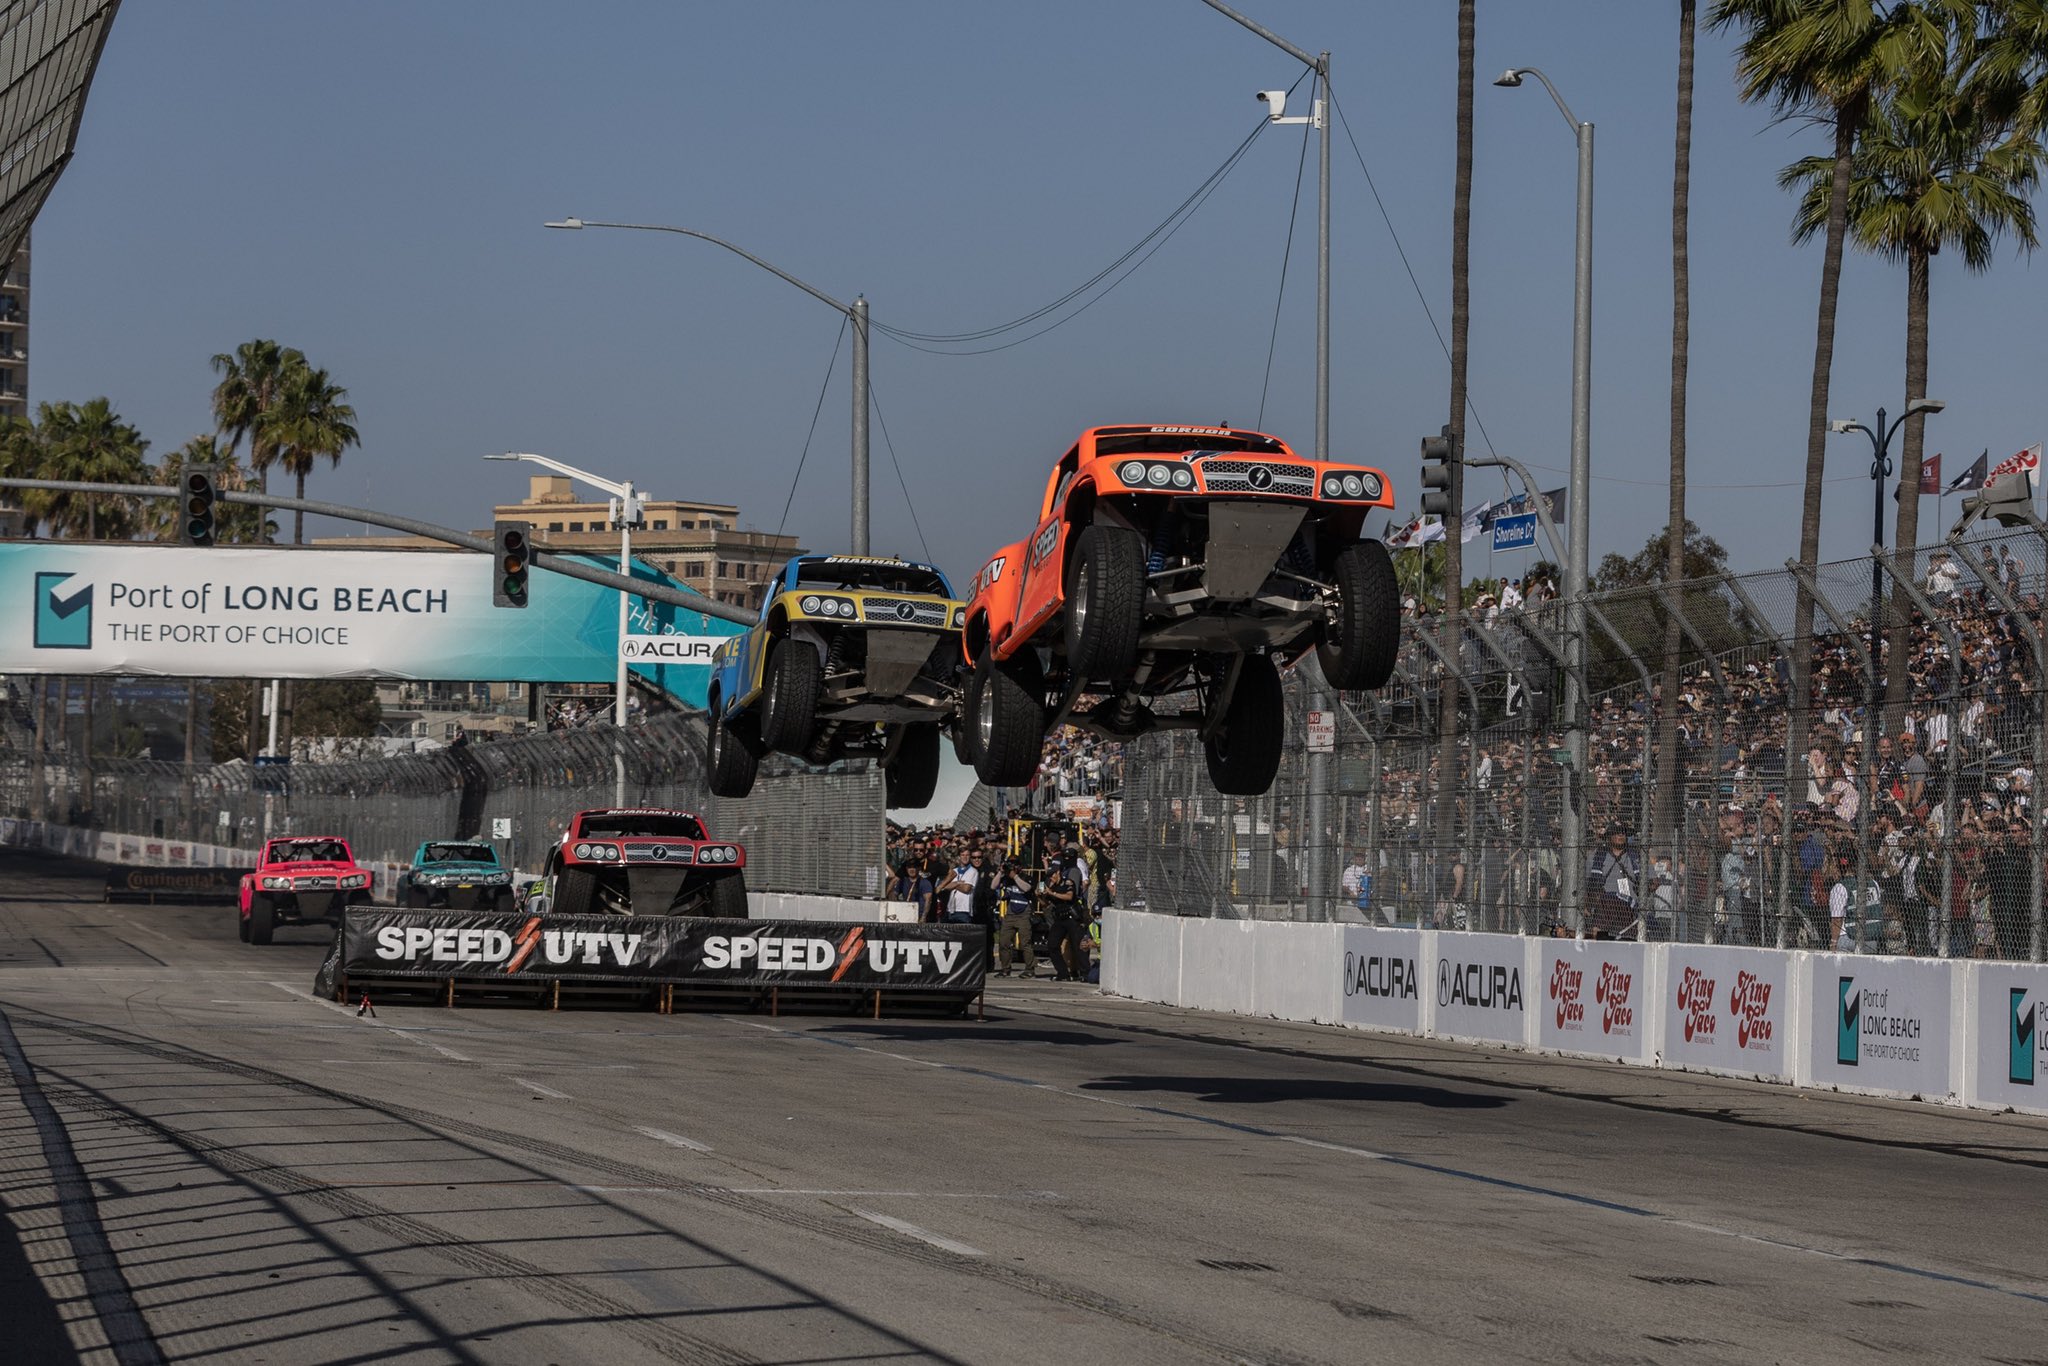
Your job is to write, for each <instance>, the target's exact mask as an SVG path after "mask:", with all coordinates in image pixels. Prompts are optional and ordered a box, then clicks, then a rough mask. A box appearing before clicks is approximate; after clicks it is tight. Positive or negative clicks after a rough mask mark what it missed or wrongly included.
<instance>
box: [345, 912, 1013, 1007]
mask: <svg viewBox="0 0 2048 1366" xmlns="http://www.w3.org/2000/svg"><path fill="white" fill-rule="evenodd" d="M337 968H338V969H339V972H340V974H341V975H342V976H346V977H351V978H371V977H419V978H432V979H442V978H461V979H463V980H477V979H489V978H506V979H514V978H517V979H531V980H536V981H565V982H641V983H646V984H648V985H658V984H661V983H664V982H672V983H676V984H679V985H729V986H758V987H852V988H856V989H859V990H863V991H870V990H874V989H877V988H881V989H885V990H888V991H943V992H957V993H961V994H965V995H972V994H974V993H976V992H979V991H980V990H981V985H982V979H983V978H984V977H985V976H986V975H987V973H988V941H987V935H986V932H985V931H984V930H983V929H982V928H981V927H980V926H978V925H886V924H874V925H832V924H819V923H815V922H809V921H801V920H714V919H700V918H695V917H684V916H603V915H592V916H553V915H551V916H526V915H512V916H507V915H500V914H495V913H491V912H459V911H399V910H388V909H385V908H383V907H375V906H371V907H358V908H352V909H350V910H349V911H348V912H347V914H346V916H345V918H344V920H343V924H342V930H341V934H340V936H339V938H338V943H337V949H336V952H335V953H334V954H330V956H329V961H328V963H326V964H324V965H323V966H322V968H321V972H320V976H319V977H318V978H316V979H315V980H316V989H318V990H320V991H321V992H322V993H323V994H331V993H332V988H333V985H334V977H333V974H334V970H335V969H337Z"/></svg>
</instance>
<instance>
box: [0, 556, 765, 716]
mask: <svg viewBox="0 0 2048 1366" xmlns="http://www.w3.org/2000/svg"><path fill="white" fill-rule="evenodd" d="M494 570H495V565H494V563H493V559H492V557H490V556H487V555H462V554H449V553H447V552H443V551H407V550H347V549H332V550H329V549H324V548H323V549H317V550H280V549H268V548H260V547H246V548H245V547H224V546H216V547H213V548H210V549H200V548H193V547H183V546H170V545H144V544H134V543H120V544H107V543H94V544H78V543H70V542H51V541H10V542H0V672H4V673H31V674H33V673H48V674H102V675H104V674H119V675H130V676H132V675H145V676H161V677H174V678H176V677H184V678H260V679H273V678H404V679H420V680H430V681H437V682H438V681H446V682H465V681H467V682H486V683H490V682H536V683H538V682H548V683H609V682H612V681H613V680H614V678H615V675H616V673H617V671H618V667H619V657H620V652H621V644H620V637H619V595H618V591H617V590H616V589H612V588H607V587H603V586H600V585H598V584H592V583H587V582H585V581H583V580H581V579H573V578H569V577H566V576H564V575H560V574H548V575H545V576H544V578H543V579H542V581H540V582H537V583H536V584H534V588H533V600H532V605H531V606H529V607H528V608H527V609H526V610H525V611H522V612H516V613H515V612H507V611H504V610H503V609H501V608H497V607H494V606H493V605H492V588H493V583H494ZM634 571H635V577H639V578H646V579H648V580H649V582H651V583H660V584H668V585H672V584H673V580H670V579H668V578H667V577H666V576H665V575H662V574H660V573H658V572H657V571H655V570H652V569H650V568H649V567H648V566H646V565H644V564H636V565H635V566H634ZM632 615H633V622H632V625H633V628H634V630H635V631H636V632H644V633H646V634H647V635H648V636H649V637H650V638H653V639H656V640H669V639H679V640H685V641H692V642H694V641H699V640H706V639H708V640H712V641H713V642H715V641H717V640H721V639H723V638H725V637H726V636H728V635H735V634H738V632H739V631H740V629H741V628H740V627H738V626H736V625H734V624H732V623H730V622H726V621H722V620H719V619H717V618H714V617H709V616H706V615H704V614H703V613H700V612H693V611H690V610H689V609H687V608H682V607H676V606H672V605H670V604H667V603H648V602H636V603H635V604H634V608H633V613H632ZM679 653H680V652H678V651H676V650H675V649H674V648H673V647H666V646H664V647H663V648H661V649H657V650H654V651H652V652H651V653H650V654H649V656H648V657H646V658H645V659H643V660H634V661H629V667H630V668H631V670H632V671H633V672H634V673H635V674H637V675H639V676H640V677H642V678H644V679H646V680H647V681H649V682H651V683H653V684H655V685H656V686H658V687H660V688H662V689H664V690H665V691H667V692H668V693H670V694H671V695H673V696H675V697H677V698H679V699H681V700H682V701H683V702H685V703H687V704H691V705H696V706H701V705H703V701H704V694H705V689H706V687H707V686H708V685H709V682H710V677H711V669H710V655H709V651H708V650H707V651H704V652H703V654H702V658H701V660H700V659H697V658H695V657H687V658H679V657H678V654H679Z"/></svg>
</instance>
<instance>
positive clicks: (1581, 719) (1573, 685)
mask: <svg viewBox="0 0 2048 1366" xmlns="http://www.w3.org/2000/svg"><path fill="white" fill-rule="evenodd" d="M1524 76H1534V77H1535V78H1536V79H1537V80H1539V81H1541V82H1542V83H1543V88H1544V89H1545V90H1548V91H1549V92H1550V98H1551V99H1552V100H1553V101H1555V102H1556V104H1557V109H1558V112H1559V113H1561V114H1563V115H1564V121H1565V124H1566V126H1568V127H1569V128H1570V129H1571V130H1572V138H1573V140H1574V141H1575V142H1576V143H1577V144H1578V148H1579V193H1578V244H1577V249H1576V252H1575V258H1574V264H1573V272H1572V274H1573V289H1572V293H1573V302H1572V460H1571V482H1570V488H1569V492H1568V495H1567V500H1566V509H1567V511H1566V516H1565V520H1566V522H1567V523H1568V524H1569V525H1570V527H1571V540H1570V543H1569V544H1568V545H1567V546H1566V549H1567V550H1568V551H1569V552H1570V553H1569V554H1568V555H1567V556H1566V557H1565V570H1564V600H1565V651H1566V660H1567V664H1568V667H1567V668H1566V670H1565V685H1564V686H1565V694H1564V697H1565V707H1564V720H1565V744H1566V747H1567V748H1569V749H1570V750H1571V753H1572V761H1573V765H1574V775H1575V776H1574V777H1573V778H1571V779H1568V780H1567V785H1566V795H1565V804H1564V846H1565V847H1564V856H1565V867H1566V869H1567V873H1566V876H1565V878H1564V879H1563V886H1562V888H1561V889H1560V890H1561V893H1562V901H1563V906H1562V909H1563V910H1564V912H1565V914H1566V918H1567V920H1568V921H1570V922H1571V923H1574V924H1582V923H1583V907H1584V902H1585V892H1586V889H1585V877H1584V872H1585V867H1586V852H1585V835H1586V831H1585V819H1586V816H1585V807H1584V795H1583V788H1582V786H1581V783H1582V781H1583V779H1582V778H1581V777H1578V776H1576V775H1583V774H1585V773H1586V772H1587V771H1588V770H1587V763H1586V760H1587V753H1586V699H1585V697H1584V696H1583V695H1582V693H1581V690H1580V680H1581V679H1583V678H1584V677H1585V660H1586V584H1587V579H1588V578H1589V576H1590V574H1589V570H1590V564H1589V558H1588V545H1589V542H1590V541H1591V540H1592V530H1593V524H1592V523H1593V509H1592V501H1593V500H1592V456H1591V442H1592V409H1593V401H1592V386H1593V125H1592V124H1590V123H1586V122H1583V121H1582V120H1580V119H1579V118H1578V117H1577V116H1576V115H1574V114H1573V113H1572V110H1571V106H1570V105H1568V104H1566V103H1565V102H1564V96H1562V95H1560V94H1558V93H1557V87H1556V86H1554V85H1552V84H1551V83H1550V77H1548V76H1546V75H1544V74H1543V73H1542V72H1541V71H1538V70H1537V69H1536V68H1535V67H1533V66H1519V67H1509V68H1508V69H1507V70H1506V71H1503V72H1502V73H1501V74H1500V75H1499V76H1498V77H1496V78H1495V80H1494V82H1493V83H1494V84H1495V85H1498V86H1504V87H1506V88H1508V89H1511V90H1512V89H1516V88H1518V87H1519V86H1520V85H1521V84H1522V78H1523V77H1524Z"/></svg>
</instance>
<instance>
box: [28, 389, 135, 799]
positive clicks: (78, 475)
mask: <svg viewBox="0 0 2048 1366" xmlns="http://www.w3.org/2000/svg"><path fill="white" fill-rule="evenodd" d="M40 411H41V414H42V416H41V420H40V422H39V424H38V425H39V426H40V428H41V436H42V445H43V449H44V452H45V458H46V460H47V462H48V468H49V470H50V476H49V477H51V478H54V479H72V480H77V481H78V482H80V483H89V484H139V483H141V482H143V479H144V477H145V475H146V474H147V472H148V467H147V466H146V465H144V464H143V460H142V457H143V453H144V452H146V451H147V450H148V449H149V442H148V441H146V440H144V439H143V436H142V433H141V432H139V431H137V430H136V429H135V428H134V427H133V426H131V425H129V424H128V423H126V422H123V421H122V420H121V416H120V414H119V413H116V412H115V411H114V407H113V405H112V404H111V403H109V402H108V401H107V400H106V399H104V398H95V399H88V400H87V401H86V402H84V403H58V404H48V403H45V404H43V405H41V409H40ZM52 496H53V497H54V498H57V499H62V500H65V501H64V502H63V503H62V504H61V505H60V512H59V515H56V516H53V517H52V518H51V522H52V526H53V529H54V530H56V531H58V532H59V533H60V534H69V535H72V536H77V535H79V534H80V533H81V532H83V534H84V536H85V539H86V540H89V541H97V540H101V539H106V540H126V539H127V538H129V537H131V536H133V535H134V534H135V531H136V527H137V524H138V520H139V519H138V517H137V515H136V508H135V504H134V503H133V502H132V501H130V500H129V499H126V498H116V499H112V500H109V499H107V498H106V497H105V496H104V495H101V494H93V493H58V494H54V495H52ZM81 513H82V515H83V523H82V525H81V523H80V515H81ZM98 701H99V680H98V679H96V678H91V677H88V678H87V679H86V680H85V711H84V716H83V718H82V720H83V723H84V728H85V743H84V746H83V747H82V750H81V752H80V755H79V793H80V798H81V800H82V801H83V802H84V807H85V810H86V811H87V812H88V813H89V812H91V811H92V810H93V805H94V783H93V766H92V760H93V746H94V744H95V742H96V741H97V739H98V734H97V727H98V715H97V710H98Z"/></svg>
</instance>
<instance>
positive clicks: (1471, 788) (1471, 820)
mask: <svg viewBox="0 0 2048 1366" xmlns="http://www.w3.org/2000/svg"><path fill="white" fill-rule="evenodd" d="M1415 639H1416V640H1418V641H1420V642H1421V643H1422V646H1423V648H1425V649H1427V650H1428V651H1429V652H1430V653H1431V654H1432V655H1434V656H1436V660H1437V662H1438V663H1439V664H1441V665H1443V666H1444V671H1445V672H1446V673H1447V674H1449V675H1450V676H1451V677H1452V678H1454V679H1456V680H1457V683H1458V686H1459V687H1460V688H1462V689H1463V690H1464V692H1465V700H1466V701H1468V702H1470V703H1471V704H1472V725H1473V734H1472V735H1468V737H1467V741H1468V742H1467V744H1466V746H1465V779H1466V781H1465V788H1466V791H1467V792H1469V793H1471V794H1472V795H1471V797H1470V798H1468V800H1469V801H1470V803H1471V804H1470V806H1469V807H1468V808H1467V811H1466V815H1467V818H1468V819H1467V820H1466V833H1467V836H1468V842H1469V836H1470V833H1471V828H1472V826H1473V825H1474V824H1475V823H1476V821H1477V818H1478V814H1479V801H1478V789H1477V787H1476V786H1475V784H1476V780H1477V774H1476V772H1475V768H1476V765H1475V764H1474V763H1473V756H1474V755H1475V754H1476V753H1477V752H1478V746H1477V745H1476V744H1475V743H1472V742H1471V741H1472V739H1473V738H1474V736H1476V733H1477V729H1478V726H1479V694H1478V692H1477V691H1476V690H1474V688H1473V687H1472V680H1471V679H1470V678H1468V677H1466V674H1465V671H1464V670H1463V669H1461V668H1459V667H1458V666H1457V664H1456V663H1454V662H1453V661H1452V660H1451V659H1450V657H1449V656H1447V655H1446V654H1444V652H1443V647H1441V646H1439V645H1438V644H1437V643H1436V642H1435V641H1434V640H1431V639H1430V638H1429V633H1428V632H1427V631H1417V632H1416V633H1415ZM1445 776H1446V775H1444V774H1442V773H1439V774H1438V775H1437V786H1438V787H1439V788H1441V787H1442V786H1443V785H1444V778H1445ZM1451 814H1452V815H1453V816H1456V814H1457V806H1456V804H1455V803H1453V804H1452V807H1451ZM1472 877H1473V872H1472V861H1471V860H1469V859H1468V860H1467V861H1466V864H1465V887H1466V890H1467V892H1468V893H1469V892H1470V890H1471V886H1472ZM1430 878H1431V881H1432V882H1434V881H1435V874H1434V873H1431V874H1430ZM1434 890H1435V889H1434V887H1432V889H1431V891H1432V899H1434V896H1433V894H1434Z"/></svg>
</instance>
